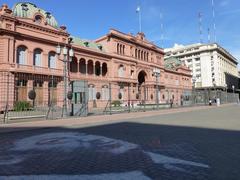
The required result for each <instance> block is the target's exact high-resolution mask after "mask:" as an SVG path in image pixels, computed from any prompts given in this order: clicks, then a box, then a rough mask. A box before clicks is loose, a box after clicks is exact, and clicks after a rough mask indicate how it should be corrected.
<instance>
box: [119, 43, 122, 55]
mask: <svg viewBox="0 0 240 180" xmlns="http://www.w3.org/2000/svg"><path fill="white" fill-rule="evenodd" d="M119 53H120V54H122V45H121V44H120V52H119Z"/></svg>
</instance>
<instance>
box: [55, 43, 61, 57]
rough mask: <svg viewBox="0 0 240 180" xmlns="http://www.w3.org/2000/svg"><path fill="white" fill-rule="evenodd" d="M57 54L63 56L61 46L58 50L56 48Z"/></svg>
mask: <svg viewBox="0 0 240 180" xmlns="http://www.w3.org/2000/svg"><path fill="white" fill-rule="evenodd" d="M56 52H57V55H60V54H61V47H60V45H59V44H58V46H57V48H56Z"/></svg>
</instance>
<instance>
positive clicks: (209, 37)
mask: <svg viewBox="0 0 240 180" xmlns="http://www.w3.org/2000/svg"><path fill="white" fill-rule="evenodd" d="M210 41H211V35H210V28H208V43H209V44H210Z"/></svg>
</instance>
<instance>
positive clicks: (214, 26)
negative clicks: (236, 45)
mask: <svg viewBox="0 0 240 180" xmlns="http://www.w3.org/2000/svg"><path fill="white" fill-rule="evenodd" d="M212 16H213V33H214V42H217V35H216V30H217V28H216V18H215V3H214V0H212Z"/></svg>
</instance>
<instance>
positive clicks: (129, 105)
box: [128, 83, 131, 113]
mask: <svg viewBox="0 0 240 180" xmlns="http://www.w3.org/2000/svg"><path fill="white" fill-rule="evenodd" d="M130 107H131V103H130V83H128V112H129V113H130Z"/></svg>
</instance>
